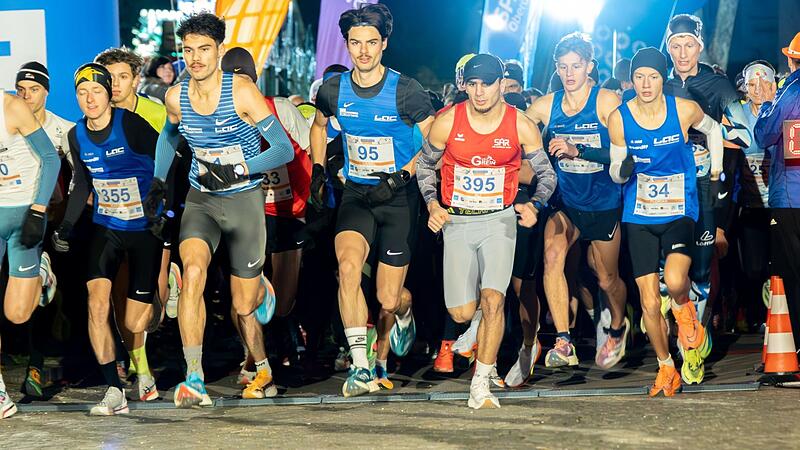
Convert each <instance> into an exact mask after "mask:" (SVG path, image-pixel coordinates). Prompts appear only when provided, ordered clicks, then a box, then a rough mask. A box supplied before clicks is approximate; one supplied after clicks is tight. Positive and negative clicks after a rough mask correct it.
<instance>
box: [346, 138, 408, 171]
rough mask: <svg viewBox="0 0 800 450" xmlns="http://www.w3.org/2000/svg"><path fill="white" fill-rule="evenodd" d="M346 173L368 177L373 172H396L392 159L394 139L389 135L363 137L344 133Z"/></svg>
mask: <svg viewBox="0 0 800 450" xmlns="http://www.w3.org/2000/svg"><path fill="white" fill-rule="evenodd" d="M345 139H346V142H347V159H348V166H347V170H348V174H349V175H350V176H353V177H358V178H370V176H369V174H371V173H374V172H386V173H393V172H397V167H396V164H395V160H394V141H393V139H392V138H391V137H383V136H382V137H363V136H354V135H352V134H345Z"/></svg>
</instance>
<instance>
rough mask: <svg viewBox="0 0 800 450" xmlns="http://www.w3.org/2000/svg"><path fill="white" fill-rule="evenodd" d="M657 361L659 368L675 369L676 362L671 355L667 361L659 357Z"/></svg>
mask: <svg viewBox="0 0 800 450" xmlns="http://www.w3.org/2000/svg"><path fill="white" fill-rule="evenodd" d="M656 359H657V360H658V367H659V368H660V367H662V366H670V367H675V361H673V360H672V355H669V356H668V357H667V359H665V360H663V361H662V360H661V358H659V357H658V356H656Z"/></svg>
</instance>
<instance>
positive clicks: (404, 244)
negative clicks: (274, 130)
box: [311, 4, 434, 397]
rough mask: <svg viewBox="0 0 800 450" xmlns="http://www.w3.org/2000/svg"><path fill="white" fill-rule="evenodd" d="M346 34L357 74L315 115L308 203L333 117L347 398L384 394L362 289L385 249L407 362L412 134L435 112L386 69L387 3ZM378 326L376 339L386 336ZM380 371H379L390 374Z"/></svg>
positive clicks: (411, 330) (397, 343) (384, 302)
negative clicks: (370, 265) (340, 158)
mask: <svg viewBox="0 0 800 450" xmlns="http://www.w3.org/2000/svg"><path fill="white" fill-rule="evenodd" d="M339 28H340V29H341V32H342V36H343V37H344V39H345V42H346V45H347V49H348V52H349V53H350V58H351V60H352V62H353V66H354V68H353V70H352V71H350V72H345V73H343V74H341V75H338V76H334V77H332V78H330V79H328V80H326V81H325V82H323V84H322V86H320V88H319V92H318V93H317V106H318V108H319V111H317V115H316V118H315V119H314V123H313V124H312V126H311V156H312V160H313V162H314V167H313V170H312V176H311V201H312V203H315V204H318V205H319V204H321V203H322V201H321V198H320V197H319V194H320V188H321V186H322V184H323V183H324V168H323V165H324V164H325V161H326V157H325V150H326V143H327V139H326V134H327V124H328V120H329V118H330V117H332V116H335V117H336V118H337V120H338V121H339V124H340V125H341V129H342V135H343V143H344V147H345V152H344V154H345V165H344V177H345V179H346V180H347V182H346V184H345V191H344V195H343V197H342V202H341V205H340V206H339V216H338V219H337V225H336V229H337V234H336V238H335V245H336V258H337V260H338V263H339V309H340V312H341V315H342V322H343V324H344V327H345V335H346V337H347V342H348V344H349V346H350V351H351V353H352V358H353V367H352V370H351V372H350V374H349V376H348V378H347V380H346V381H345V383H344V385H343V386H342V393H343V394H344V395H345V396H346V397H347V396H353V395H361V394H364V393H367V392H370V391H375V390H377V389H379V386H378V383H377V382H376V378H377V379H382V378H384V377H385V374H383V373H378V374H377V376H376V375H373V374H372V372H371V370H370V368H369V361H368V359H367V348H366V342H367V326H366V325H367V315H368V311H367V304H366V301H365V299H364V293H363V291H362V290H361V276H362V275H361V271H362V268H363V266H364V263H365V262H366V260H367V257H368V255H369V253H370V247H373V246H376V247H377V249H378V259H379V263H378V270H377V297H378V301H379V302H380V304H381V308H382V313H381V316H392V315H394V316H395V323H394V325H393V327H392V329H391V335H390V345H391V348H392V350H393V351H394V353H395V354H396V355H398V356H405V355H406V354H407V353H408V351H409V349H410V348H411V345H412V344H413V342H414V338H415V335H416V331H415V326H414V317H413V315H412V313H411V304H410V296H402V297H403V298H404V299H408V300H407V301H405V302H403V301H401V294H402V292H403V283H404V281H405V276H406V273H407V271H408V263H409V261H410V260H411V245H410V241H411V240H412V239H413V236H410V230H411V225H412V223H413V222H414V221H416V220H417V219H416V217H417V214H418V198H419V194H418V192H417V187H416V183H414V182H413V180H412V177H413V175H414V173H415V172H416V168H415V158H416V155H417V153H418V152H419V150H420V149H419V147H418V146H416V145H415V142H414V137H415V125H416V126H418V127H419V131H420V132H421V135H422V136H423V137H424V136H427V134H428V130H429V128H430V125H431V123H432V122H433V115H434V110H433V107H432V106H431V102H430V97H429V96H428V94H427V93H426V92H425V91H424V90H423V89H422V86H420V84H419V83H418V82H416V81H414V80H412V79H411V78H408V77H405V76H403V75H400V74H399V73H398V72H395V71H394V70H391V69H389V68H387V67H385V66H384V65H383V64H381V57H382V56H383V51H384V50H385V49H386V46H387V45H388V38H389V35H390V34H391V32H392V15H391V13H390V12H389V9H388V8H387V7H386V6H385V5H382V4H374V5H366V6H363V7H362V8H359V9H352V10H349V11H345V12H344V13H342V16H341V17H340V19H339ZM387 322H388V321H384V320H379V321H378V326H379V327H380V329H379V330H378V335H380V336H383V335H384V334H385V331H386V330H384V329H383V328H384V325H385V324H386V323H387ZM378 367H379V366H376V371H378V370H381V371H382V372H383V371H385V367H381V368H380V369H378Z"/></svg>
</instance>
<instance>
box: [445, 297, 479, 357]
mask: <svg viewBox="0 0 800 450" xmlns="http://www.w3.org/2000/svg"><path fill="white" fill-rule="evenodd" d="M481 317H483V311H481V310H480V309H479V310H477V311H475V315H474V316H472V321H470V323H469V328H467V331H465V332H464V334H462V335H461V336H459V337H458V339H456V342H455V343H454V344H453V347H452V348H453V351H454V352H456V353H458V354H459V355H461V356H463V357H465V358H470V362H472V361H471V359H472V356H473V350H474V349H476V348H477V345H478V327H479V326H480V324H481Z"/></svg>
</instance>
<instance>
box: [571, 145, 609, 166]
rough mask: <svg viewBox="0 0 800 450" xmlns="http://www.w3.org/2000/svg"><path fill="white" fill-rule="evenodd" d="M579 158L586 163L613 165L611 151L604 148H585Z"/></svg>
mask: <svg viewBox="0 0 800 450" xmlns="http://www.w3.org/2000/svg"><path fill="white" fill-rule="evenodd" d="M579 157H580V158H581V159H585V160H586V161H592V162H596V163H600V164H606V165H608V164H611V149H608V148H603V147H600V148H595V147H585V148H584V149H583V152H581V154H580V155H579Z"/></svg>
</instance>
